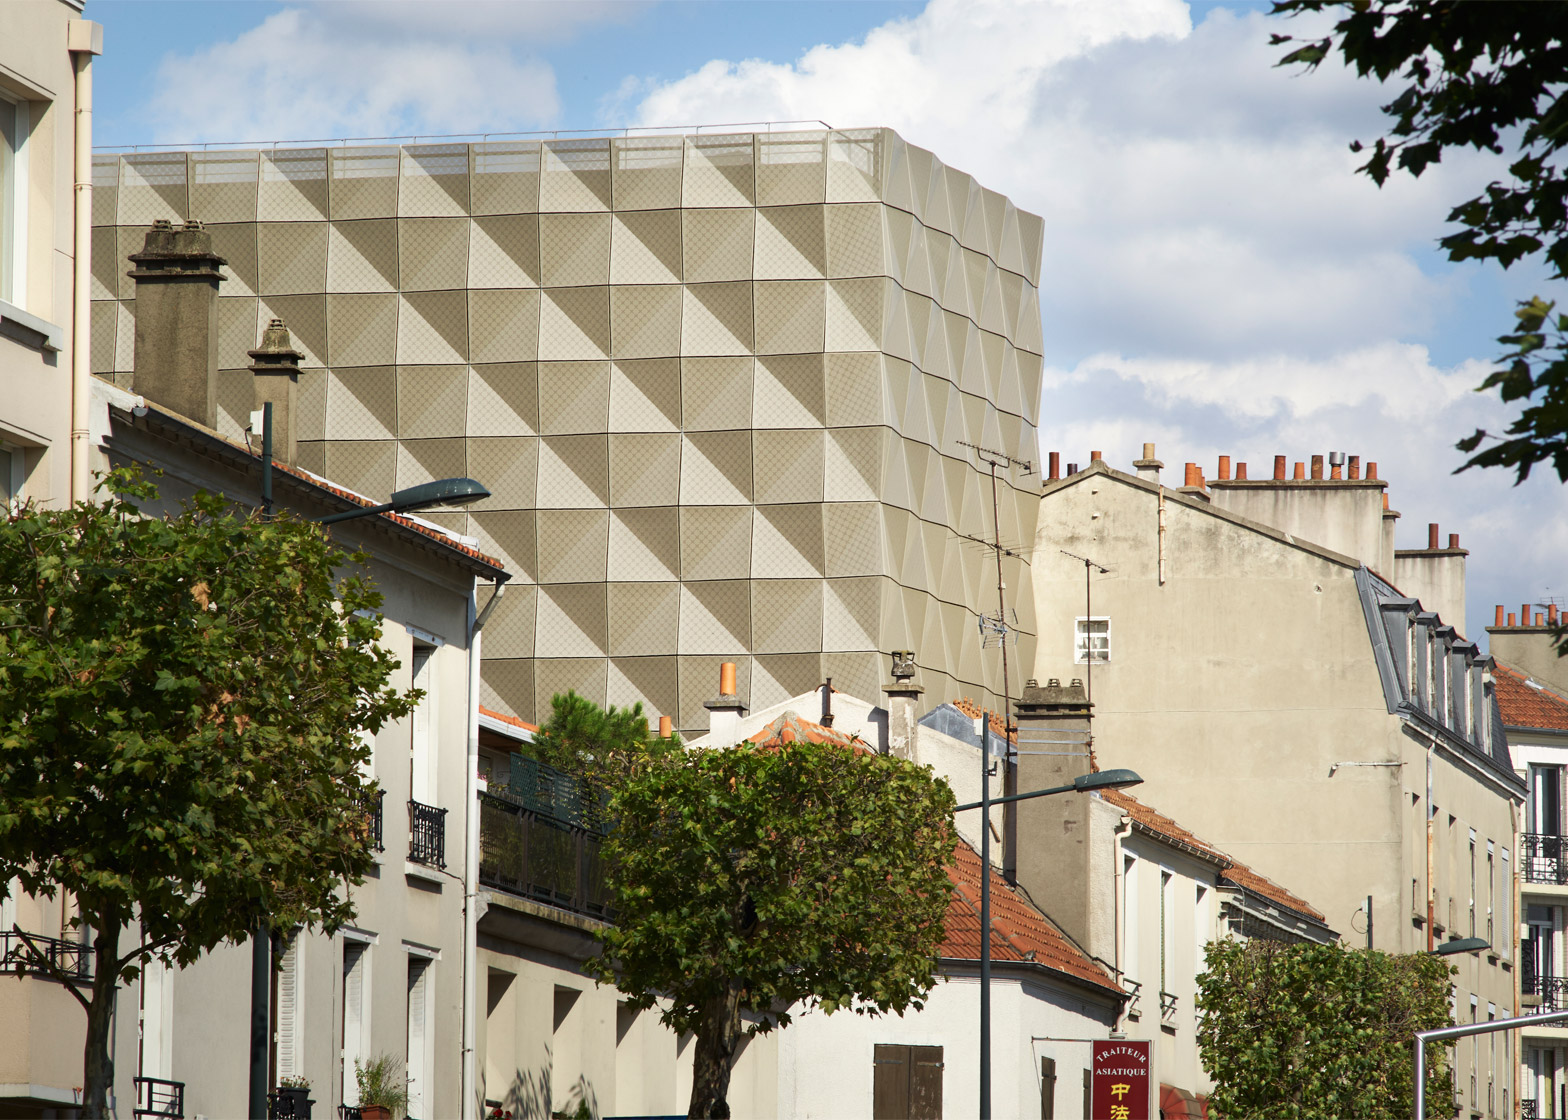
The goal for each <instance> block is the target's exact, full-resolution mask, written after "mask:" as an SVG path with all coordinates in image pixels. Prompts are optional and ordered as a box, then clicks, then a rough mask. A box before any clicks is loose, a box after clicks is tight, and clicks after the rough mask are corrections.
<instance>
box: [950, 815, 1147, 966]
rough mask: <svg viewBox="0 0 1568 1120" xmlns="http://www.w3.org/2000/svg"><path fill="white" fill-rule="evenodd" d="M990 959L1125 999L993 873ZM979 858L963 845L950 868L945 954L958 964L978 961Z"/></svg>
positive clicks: (962, 843) (1085, 957) (1070, 944)
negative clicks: (1029, 966) (1040, 968)
mask: <svg viewBox="0 0 1568 1120" xmlns="http://www.w3.org/2000/svg"><path fill="white" fill-rule="evenodd" d="M989 871H990V875H991V959H992V960H994V961H1019V962H1029V963H1033V964H1038V965H1044V966H1045V967H1046V968H1050V969H1055V970H1056V971H1057V972H1061V973H1065V974H1066V975H1068V976H1071V977H1072V978H1073V979H1075V980H1080V981H1082V982H1084V983H1086V984H1093V985H1094V986H1096V987H1098V988H1103V989H1105V990H1106V991H1109V992H1114V993H1115V994H1116V995H1118V996H1122V995H1125V994H1126V993H1125V992H1123V991H1122V989H1121V987H1120V986H1119V985H1117V983H1116V982H1115V981H1114V980H1112V979H1111V975H1110V973H1108V972H1107V971H1106V970H1105V969H1104V968H1103V967H1101V966H1100V965H1099V964H1098V963H1097V962H1095V961H1094V960H1093V959H1092V958H1091V957H1089V956H1088V955H1087V954H1086V953H1084V952H1083V950H1081V949H1079V948H1078V947H1077V946H1076V945H1074V944H1073V943H1072V942H1071V941H1069V940H1067V938H1066V937H1065V936H1064V935H1063V934H1062V932H1061V931H1060V930H1058V929H1057V928H1056V927H1055V926H1053V925H1052V924H1051V923H1050V921H1048V920H1047V919H1046V917H1045V915H1044V914H1042V913H1040V911H1039V910H1036V909H1035V908H1034V907H1033V906H1031V905H1030V904H1029V903H1028V902H1027V901H1026V900H1025V899H1024V897H1023V896H1022V895H1020V894H1019V893H1018V892H1017V891H1015V890H1013V889H1012V888H1011V887H1009V886H1008V885H1007V881H1006V880H1005V879H1003V878H1002V877H1001V876H1000V875H998V874H997V873H996V869H995V868H990V869H989ZM980 875H981V865H980V856H979V855H978V854H977V853H976V852H975V850H974V849H973V848H971V847H970V846H969V844H968V843H967V842H965V841H963V840H959V842H958V848H957V850H956V851H954V853H953V862H952V863H951V864H950V865H949V866H948V869H947V876H948V878H949V879H951V880H952V881H953V887H954V890H953V899H952V901H951V902H950V903H949V904H948V907H947V923H946V925H947V936H946V938H945V939H944V940H943V941H942V948H941V954H942V956H944V957H950V958H953V959H955V960H969V961H973V960H979V959H980Z"/></svg>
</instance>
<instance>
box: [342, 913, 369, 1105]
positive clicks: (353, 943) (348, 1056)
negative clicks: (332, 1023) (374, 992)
mask: <svg viewBox="0 0 1568 1120" xmlns="http://www.w3.org/2000/svg"><path fill="white" fill-rule="evenodd" d="M375 942H376V938H375V936H374V935H373V934H366V933H364V932H362V931H360V930H348V929H345V930H344V931H343V940H342V947H341V950H340V953H339V956H340V960H341V961H342V967H343V979H342V988H343V993H342V994H343V1019H342V1026H341V1030H342V1035H341V1040H342V1050H341V1051H340V1059H341V1062H342V1066H343V1068H342V1094H343V1103H344V1104H347V1105H356V1106H357V1105H358V1104H359V1079H358V1078H357V1077H355V1075H354V1062H355V1060H356V1059H365V1060H368V1059H369V1057H370V1052H371V1038H370V1024H371V1021H372V1020H371V1011H372V1009H371V1001H370V996H371V971H370V965H371V960H370V956H371V954H370V950H371V948H372V947H373V946H374V945H375ZM351 952H352V953H353V955H354V959H353V961H352V962H351V961H350V959H349V957H350V953H351ZM351 970H352V971H355V972H357V976H356V984H355V985H354V986H353V987H357V990H358V994H359V1000H358V1006H357V1007H356V1008H354V1012H355V1014H354V1015H353V1016H350V1014H349V1010H350V1007H349V992H350V991H351V990H353V987H351V985H350V984H349V974H350V971H351ZM351 1028H352V1030H351Z"/></svg>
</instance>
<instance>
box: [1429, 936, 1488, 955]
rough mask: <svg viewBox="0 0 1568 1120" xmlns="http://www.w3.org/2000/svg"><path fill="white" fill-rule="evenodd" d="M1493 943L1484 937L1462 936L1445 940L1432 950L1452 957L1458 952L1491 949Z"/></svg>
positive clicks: (1476, 951)
mask: <svg viewBox="0 0 1568 1120" xmlns="http://www.w3.org/2000/svg"><path fill="white" fill-rule="evenodd" d="M1491 947H1492V945H1491V943H1490V942H1489V941H1487V940H1486V938H1484V937H1460V938H1457V939H1456V940H1453V941H1445V942H1443V943H1442V944H1441V945H1439V946H1438V947H1437V948H1435V949H1433V950H1432V952H1434V953H1436V954H1437V955H1438V956H1440V957H1451V956H1453V955H1454V954H1456V953H1479V952H1480V951H1481V950H1482V949H1490V948H1491Z"/></svg>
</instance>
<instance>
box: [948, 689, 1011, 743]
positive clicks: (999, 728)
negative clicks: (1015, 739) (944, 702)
mask: <svg viewBox="0 0 1568 1120" xmlns="http://www.w3.org/2000/svg"><path fill="white" fill-rule="evenodd" d="M948 702H949V703H950V704H952V705H953V707H955V708H957V709H958V710H959V711H961V712H963V713H964V715H966V716H968V717H969V718H970V719H979V718H980V717H981V716H982V715H987V716H989V717H990V724H991V734H992V735H995V736H996V737H997V738H998V739H1001V738H1003V737H1006V738H1009V739H1011V738H1012V736H1011V735H1008V734H1007V727H1006V725H1005V724H1003V723H1002V717H1001V716H999V715H997V714H996V713H995V712H983V711H982V710H981V708H980V705H979V704H976V703H975V702H974V701H973V700H971V699H970V698H969V697H967V696H960V697H959V698H958V699H957V700H950V701H948Z"/></svg>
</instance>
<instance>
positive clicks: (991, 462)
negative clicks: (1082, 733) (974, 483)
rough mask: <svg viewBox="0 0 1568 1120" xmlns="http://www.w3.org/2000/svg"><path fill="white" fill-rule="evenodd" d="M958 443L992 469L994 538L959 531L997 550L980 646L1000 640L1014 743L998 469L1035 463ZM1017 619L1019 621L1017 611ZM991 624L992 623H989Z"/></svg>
mask: <svg viewBox="0 0 1568 1120" xmlns="http://www.w3.org/2000/svg"><path fill="white" fill-rule="evenodd" d="M958 446H960V447H968V448H971V449H972V450H973V451H974V452H975V454H976V456H978V458H979V459H980V461H981V462H982V463H984V464H986V465H987V466H989V467H990V468H991V536H992V539H991V540H984V539H982V538H980V537H973V536H970V535H969V534H968V533H960V534H958V535H959V536H961V537H964V538H965V539H967V540H971V541H975V542H977V543H978V544H983V545H985V546H986V547H987V548H989V549H991V551H993V552H994V553H996V618H995V619H994V620H988V619H986V618H985V616H983V615H982V616H981V621H980V635H981V646H982V648H983V647H984V646H985V644H986V642H985V638H986V632H987V631H988V630H989V631H990V632H991V633H994V634H996V635H997V636H998V637H999V638H1000V639H1001V640H1000V641H999V642H998V643H997V644H998V645H1000V646H1001V648H1002V730H1003V732H1004V739H1005V741H1006V742H1009V743H1010V742H1012V733H1013V698H1012V687H1011V682H1010V681H1009V680H1008V675H1007V631H1008V626H1007V598H1006V591H1007V583H1006V581H1005V580H1004V579H1003V578H1002V557H1003V556H1016V555H1017V553H1015V552H1014V551H1013V550H1012V549H1008V548H1003V547H1002V516H1001V506H1000V504H999V502H998V501H997V497H996V468H997V467H1004V468H1005V467H1021V468H1022V469H1023V472H1024V473H1025V474H1033V473H1034V464H1033V463H1032V462H1030V461H1029V460H1027V459H1015V458H1013V457H1012V456H1011V455H1009V454H1007V453H1006V452H1005V451H994V450H992V449H991V448H989V447H981V446H980V445H979V444H978V443H968V442H966V441H964V440H959V441H958ZM1013 618H1014V621H1016V620H1017V614H1016V613H1015V614H1014V616H1013ZM988 623H989V625H988Z"/></svg>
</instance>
